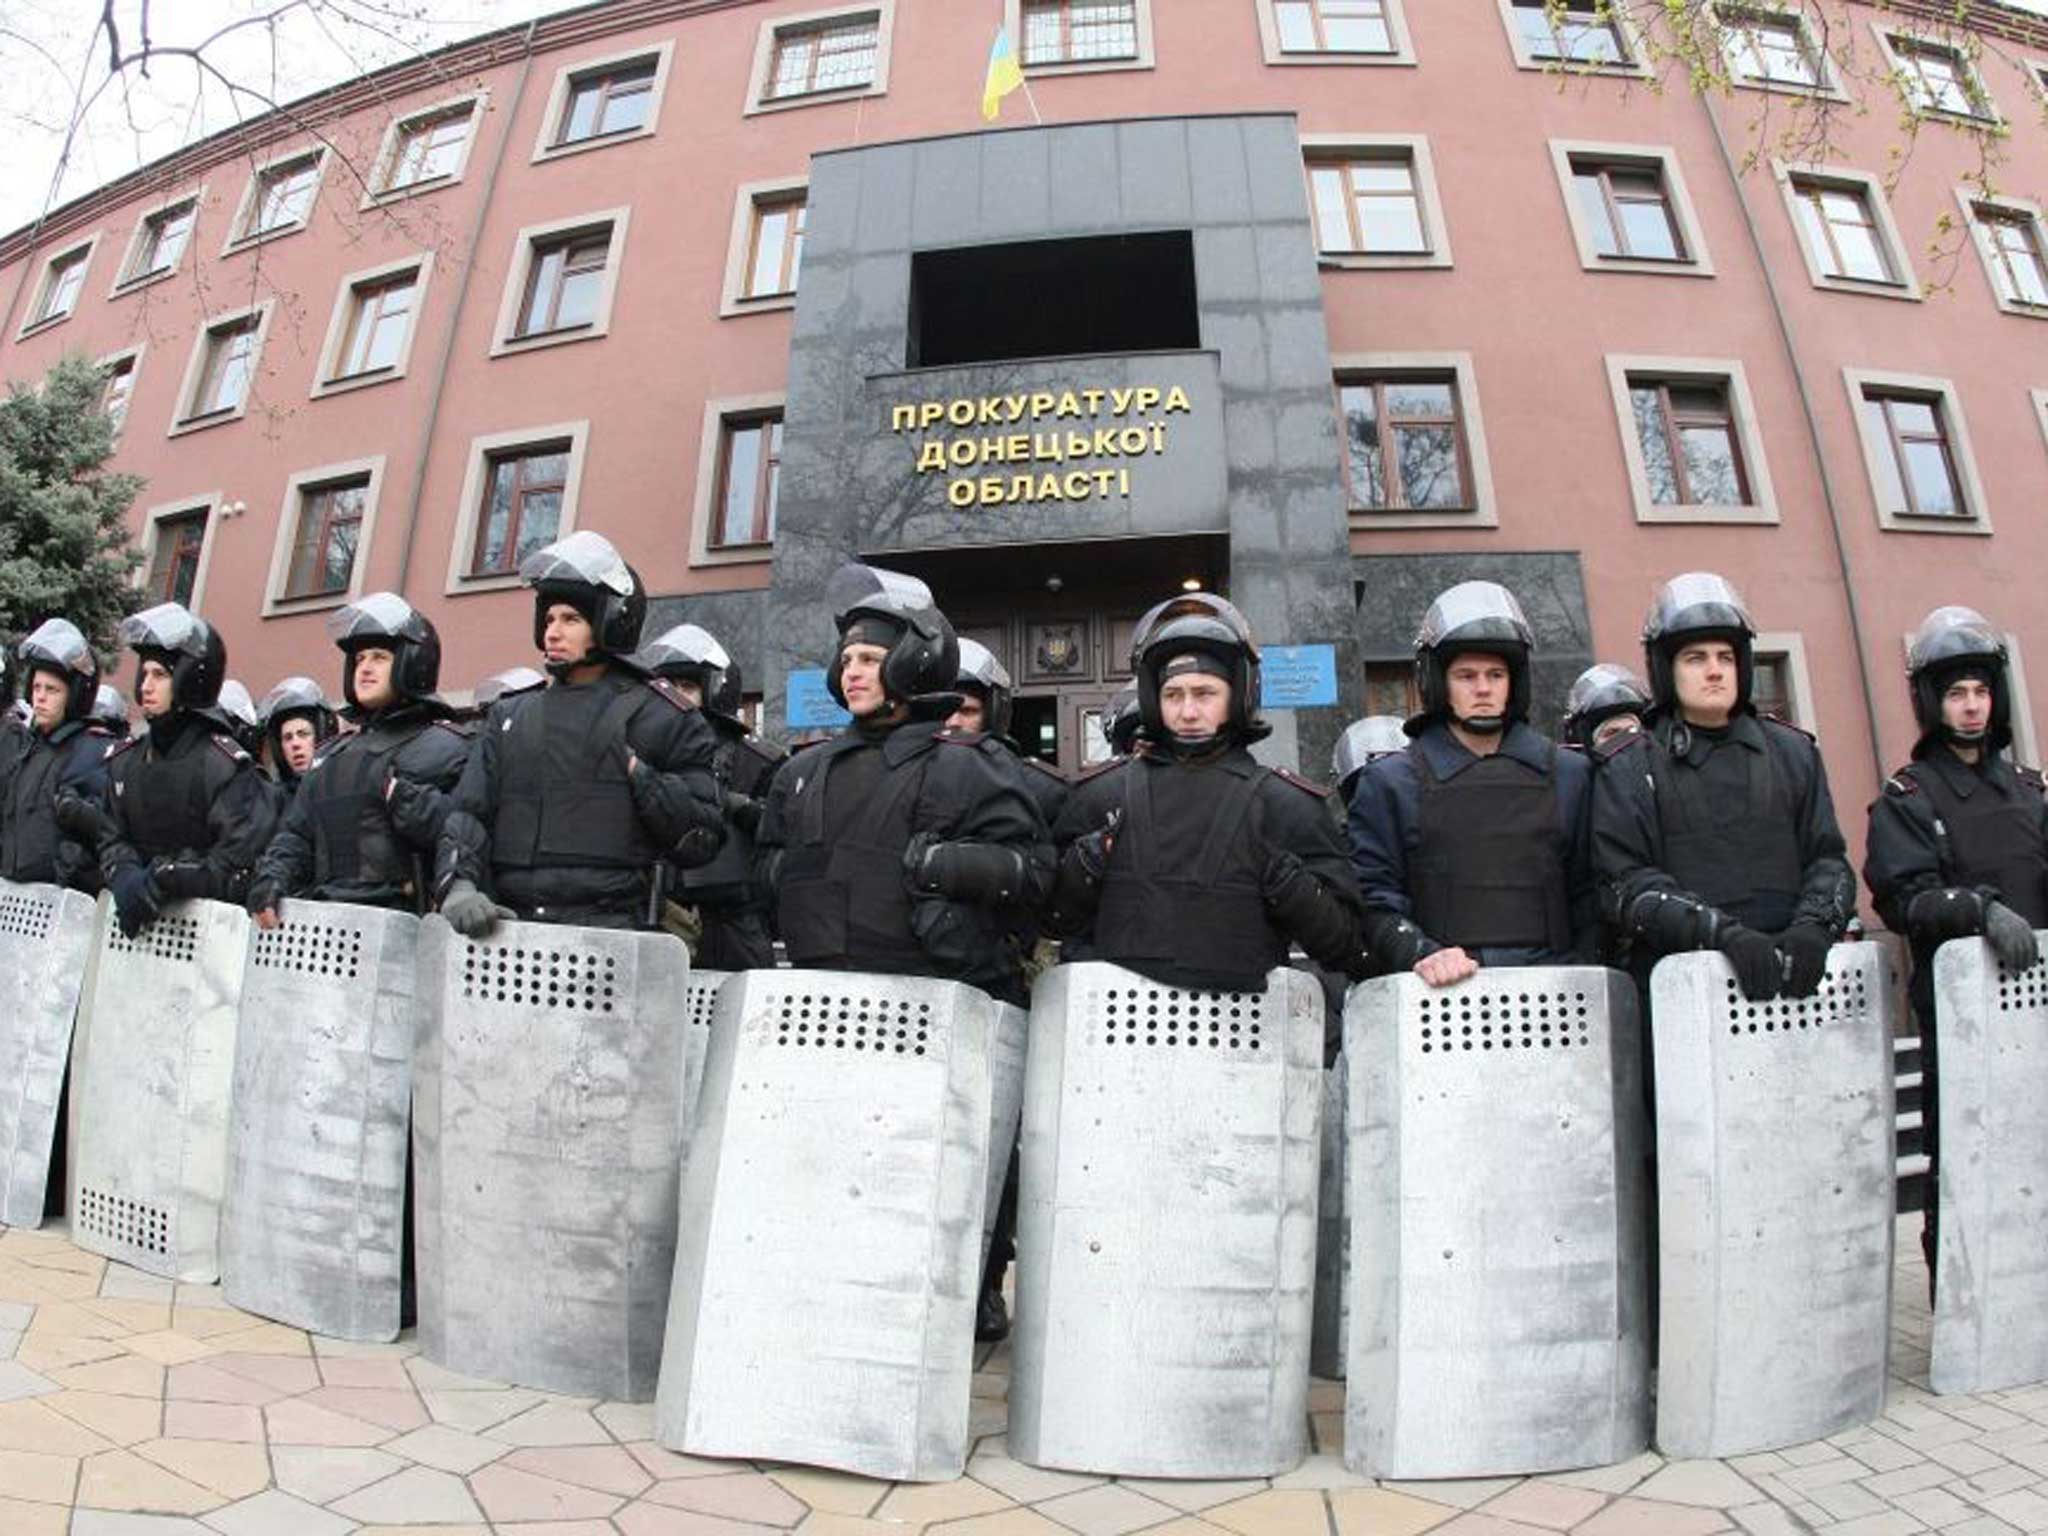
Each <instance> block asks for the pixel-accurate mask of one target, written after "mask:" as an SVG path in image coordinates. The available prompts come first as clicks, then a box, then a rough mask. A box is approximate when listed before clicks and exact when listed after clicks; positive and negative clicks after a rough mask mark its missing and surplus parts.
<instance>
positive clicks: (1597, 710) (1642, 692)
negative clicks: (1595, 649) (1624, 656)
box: [1564, 661, 1650, 752]
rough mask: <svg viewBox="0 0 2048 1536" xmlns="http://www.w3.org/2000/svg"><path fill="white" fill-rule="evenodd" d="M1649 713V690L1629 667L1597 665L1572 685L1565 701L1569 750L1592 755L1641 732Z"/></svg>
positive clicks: (1604, 662) (1610, 664) (1565, 735)
mask: <svg viewBox="0 0 2048 1536" xmlns="http://www.w3.org/2000/svg"><path fill="white" fill-rule="evenodd" d="M1649 713H1650V690H1649V688H1648V687H1646V686H1645V685H1644V683H1643V680H1642V679H1641V678H1639V677H1637V676H1636V675H1635V673H1633V672H1631V671H1629V669H1628V668H1627V667H1622V666H1616V665H1615V664H1614V663H1613V662H1611V661H1596V662H1595V663H1593V665H1592V666H1590V667H1588V668H1586V670H1585V671H1583V672H1581V673H1580V674H1579V675H1578V676H1577V677H1576V678H1575V679H1573V681H1572V688H1571V692H1570V693H1569V694H1567V695H1566V696H1565V701H1564V740H1565V744H1566V745H1567V746H1571V747H1576V748H1577V749H1578V750H1579V751H1581V752H1591V751H1592V750H1593V749H1594V748H1595V747H1598V746H1604V745H1605V744H1606V743H1608V742H1609V741H1612V740H1613V739H1614V738H1615V737H1617V736H1619V735H1622V734H1623V733H1624V732H1627V731H1640V730H1641V729H1642V728H1643V722H1644V720H1646V719H1647V718H1648V717H1649Z"/></svg>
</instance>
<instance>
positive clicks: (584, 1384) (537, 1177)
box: [413, 916, 690, 1402]
mask: <svg viewBox="0 0 2048 1536" xmlns="http://www.w3.org/2000/svg"><path fill="white" fill-rule="evenodd" d="M419 955H420V966H419V999H420V1015H419V1017H420V1028H419V1039H418V1043H417V1045H416V1047H415V1050H414V1057H413V1231H414V1258H415V1272H416V1277H417V1285H418V1290H419V1317H420V1347H421V1349H422V1350H423V1351H424V1353H425V1354H426V1356H427V1358H428V1359H430V1360H432V1361H434V1362H435V1363H437V1364H440V1365H445V1366H447V1367H448V1368H449V1369H450V1370H454V1371H460V1372H461V1373H463V1374H464V1375H467V1376H480V1377H484V1378H486V1379H488V1380H494V1381H510V1382H517V1383H519V1384H521V1385H524V1386H532V1387H544V1388H547V1389H548V1390H550V1391H556V1392H570V1393H577V1394H580V1395H584V1396H595V1397H610V1398H623V1399H626V1400H629V1401H643V1402H644V1401H645V1400H646V1399H647V1398H648V1397H650V1396H651V1395H652V1393H653V1390H654V1384H655V1378H656V1375H657V1373H658V1371H659V1369H660V1361H661V1335H662V1320H663V1317H664V1315H665V1314H666V1312H667V1310H668V1277H669V1268H670V1265H671V1264H672V1262H673V1260H674V1254H675V1233H676V1228H675V1220H676V1171H677V1167H678V1164H679V1162H680V1159H681V1155H682V1146H683V1143H684V1141H685V1139H686V1130H685V1123H684V1122H685V1115H684V1112H683V1109H682V1103H681V1092H680V1085H681V1083H682V1081H683V1060H682V1058H683V1050H684V1043H683V1036H684V1026H683V995H684V983H685V981H686V979H687V977H688V974H689V964H690V956H689V951H688V949H687V948H685V946H684V944H683V941H682V940H681V939H678V938H676V937H674V936H673V935H670V934H665V933H631V932H624V931H620V930H616V929H605V928H570V927H560V926H552V925H549V924H544V923H513V922H506V923H500V924H499V925H498V927H497V930H496V931H495V932H494V933H493V934H492V935H491V936H490V937H489V938H487V939H467V938H464V937H462V936H461V935H460V934H458V933H456V932H455V930H454V929H452V928H450V927H449V926H448V924H447V922H446V921H445V920H444V919H442V918H440V917H438V916H437V917H430V918H428V919H426V920H425V922H424V923H423V924H422V925H421V928H420V940H419Z"/></svg>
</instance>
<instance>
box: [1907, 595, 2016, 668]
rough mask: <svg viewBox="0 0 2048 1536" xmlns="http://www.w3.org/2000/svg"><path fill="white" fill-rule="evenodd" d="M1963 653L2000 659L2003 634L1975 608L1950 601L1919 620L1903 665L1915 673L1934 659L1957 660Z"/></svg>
mask: <svg viewBox="0 0 2048 1536" xmlns="http://www.w3.org/2000/svg"><path fill="white" fill-rule="evenodd" d="M1966 656H1982V657H1986V658H1991V659H1996V660H1999V661H2003V660H2004V659H2005V637H2004V636H2003V635H2001V634H1999V632H1998V631H1997V630H1996V629H1994V628H1992V626H1991V621H1990V620H1989V619H1987V618H1985V617H1984V615H1983V614H1981V613H1979V612H1978V611H1977V610H1976V609H1974V608H1965V607H1962V606H1961V605H1960V604H1953V603H1952V604H1949V605H1948V606H1946V607H1942V608H1937V609H1935V610H1934V612H1932V613H1930V614H1929V615H1927V617H1926V618H1924V619H1922V620H1921V621H1920V627H1919V628H1918V629H1917V630H1915V631H1914V632H1913V640H1912V643H1911V644H1910V645H1908V646H1907V647H1906V668H1907V670H1908V671H1911V672H1918V671H1920V670H1921V669H1922V668H1924V667H1931V666H1933V665H1935V664H1936V663H1937V662H1943V661H1957V660H1960V659H1962V658H1963V657H1966Z"/></svg>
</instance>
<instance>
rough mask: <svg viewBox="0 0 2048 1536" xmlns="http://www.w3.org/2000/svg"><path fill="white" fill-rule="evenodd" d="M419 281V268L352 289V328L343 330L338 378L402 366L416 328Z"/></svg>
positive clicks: (384, 370)
mask: <svg viewBox="0 0 2048 1536" xmlns="http://www.w3.org/2000/svg"><path fill="white" fill-rule="evenodd" d="M419 283H420V274H419V269H418V268H417V267H415V268H413V269H412V270H410V271H407V272H398V273H394V274H393V275H392V276H390V277H382V278H377V279H375V280H373V281H371V282H366V283H358V284H356V285H354V286H353V287H351V288H350V290H349V315H348V327H347V329H346V330H345V331H344V332H343V333H342V343H341V355H340V357H339V358H338V359H337V366H336V368H335V375H334V376H335V377H336V378H339V379H350V378H359V377H361V376H362V375H364V374H370V373H384V372H387V371H389V370H391V369H393V368H396V367H397V366H398V364H399V362H400V360H401V359H402V358H403V357H404V356H405V350H406V341H407V340H408V338H409V336H410V333H411V330H412V318H413V305H414V302H415V300H416V298H417V296H418V293H419Z"/></svg>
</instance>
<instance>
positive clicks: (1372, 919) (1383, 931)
mask: <svg viewBox="0 0 2048 1536" xmlns="http://www.w3.org/2000/svg"><path fill="white" fill-rule="evenodd" d="M1365 936H1366V948H1367V949H1368V951H1369V952H1370V953H1371V955H1372V958H1373V960H1374V962H1375V963H1376V964H1377V965H1378V966H1379V967H1380V969H1381V970H1383V971H1385V972H1387V973H1388V974H1389V975H1396V976H1398V975H1399V974H1400V973H1401V972H1403V971H1412V970H1414V969H1415V964H1416V962H1417V961H1419V960H1421V959H1422V958H1423V957H1424V956H1425V955H1433V954H1435V953H1436V952H1437V951H1438V950H1440V949H1442V948H1443V945H1441V944H1439V943H1437V941H1436V940H1434V939H1432V938H1431V937H1430V936H1429V935H1428V934H1426V933H1424V932H1423V931H1422V925H1421V924H1419V923H1415V922H1411V921H1410V920H1409V919H1407V918H1405V917H1402V916H1400V915H1399V914H1398V913H1394V912H1369V913H1367V914H1366V918H1365Z"/></svg>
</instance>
